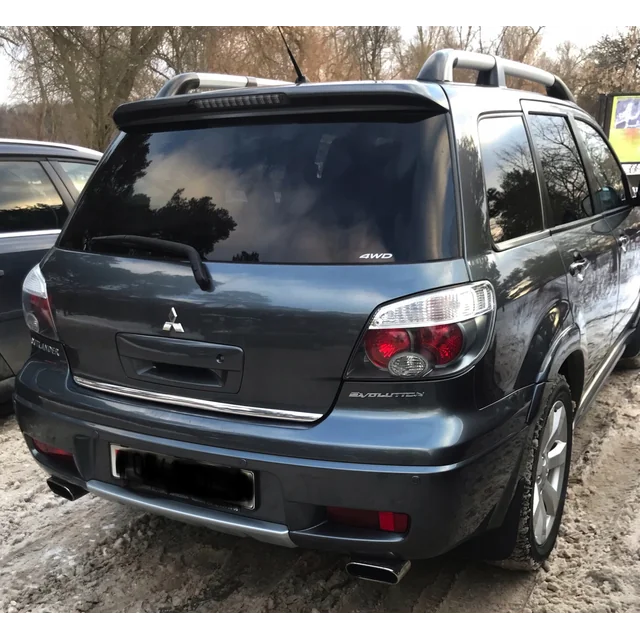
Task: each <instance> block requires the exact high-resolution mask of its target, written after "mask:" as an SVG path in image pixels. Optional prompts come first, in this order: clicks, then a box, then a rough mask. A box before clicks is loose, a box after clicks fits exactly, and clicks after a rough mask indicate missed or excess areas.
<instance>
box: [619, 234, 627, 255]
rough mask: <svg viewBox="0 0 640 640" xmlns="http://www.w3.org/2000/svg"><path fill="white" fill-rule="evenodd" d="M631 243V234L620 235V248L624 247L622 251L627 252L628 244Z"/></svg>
mask: <svg viewBox="0 0 640 640" xmlns="http://www.w3.org/2000/svg"><path fill="white" fill-rule="evenodd" d="M628 244H629V236H628V235H626V234H623V235H621V236H619V237H618V246H619V247H620V249H622V251H623V252H624V253H626V251H627V245H628Z"/></svg>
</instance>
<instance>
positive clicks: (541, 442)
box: [491, 376, 573, 570]
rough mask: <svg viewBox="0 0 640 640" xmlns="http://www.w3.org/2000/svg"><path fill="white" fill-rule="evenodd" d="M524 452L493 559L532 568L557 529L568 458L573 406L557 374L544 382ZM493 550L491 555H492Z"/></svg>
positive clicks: (512, 566)
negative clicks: (545, 387)
mask: <svg viewBox="0 0 640 640" xmlns="http://www.w3.org/2000/svg"><path fill="white" fill-rule="evenodd" d="M545 396H546V400H545V402H544V404H543V409H542V411H541V413H540V416H539V418H538V421H537V423H536V427H535V431H534V433H533V438H532V441H531V444H530V446H529V451H528V453H527V464H526V467H525V469H526V472H525V477H524V479H523V481H522V484H521V486H520V489H519V491H518V492H517V495H516V497H515V499H514V500H513V502H512V504H511V507H510V509H509V511H508V513H507V517H506V518H505V522H504V523H503V525H502V527H501V528H500V529H499V530H498V531H496V532H494V534H492V537H493V545H492V547H493V549H494V554H492V556H491V557H493V558H499V560H497V561H494V562H495V563H496V564H498V565H499V566H502V567H504V568H506V569H519V570H534V569H537V568H538V567H540V565H541V564H542V563H543V562H544V561H545V560H546V559H547V558H548V557H549V554H550V553H551V551H552V549H553V547H554V545H555V542H556V538H557V536H558V529H559V528H560V520H561V518H562V512H563V509H564V502H565V498H566V494H567V481H568V478H569V463H570V460H571V443H572V430H573V429H572V425H573V409H572V407H573V405H572V401H571V390H570V389H569V385H568V384H567V381H566V380H565V378H564V377H563V376H558V377H557V378H556V379H555V380H554V381H552V382H550V383H549V388H548V390H547V392H546V393H545ZM496 552H497V553H496Z"/></svg>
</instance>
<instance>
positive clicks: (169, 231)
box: [42, 110, 465, 420]
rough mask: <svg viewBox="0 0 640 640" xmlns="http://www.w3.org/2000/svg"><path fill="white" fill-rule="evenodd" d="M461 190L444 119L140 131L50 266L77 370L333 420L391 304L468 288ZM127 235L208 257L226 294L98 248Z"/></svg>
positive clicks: (134, 250)
mask: <svg viewBox="0 0 640 640" xmlns="http://www.w3.org/2000/svg"><path fill="white" fill-rule="evenodd" d="M453 192H454V187H453V176H452V169H451V159H450V152H449V140H448V134H447V121H446V115H444V114H443V113H434V112H428V111H427V112H425V111H423V112H420V113H416V112H415V110H413V111H410V112H400V111H394V112H391V113H386V114H385V113H378V114H368V115H367V116H366V117H364V116H363V115H362V114H359V115H357V114H355V113H351V114H349V113H347V114H342V115H340V116H336V115H331V116H329V115H323V116H318V115H315V116H308V115H305V116H303V115H300V114H298V115H296V116H288V117H281V118H277V119H276V118H274V117H271V118H257V119H256V118H254V119H249V118H243V119H228V118H226V119H220V120H215V119H214V120H211V121H208V122H207V123H206V124H204V123H201V122H200V123H193V122H192V123H190V124H188V125H185V124H181V125H178V124H175V125H173V126H172V127H171V128H167V127H166V126H165V127H164V128H161V129H160V128H159V127H157V126H155V127H154V129H153V131H151V130H144V129H139V130H136V131H134V132H129V133H127V134H126V135H124V136H123V137H122V139H121V140H120V141H119V142H118V144H117V145H115V147H114V148H113V149H112V150H111V152H110V153H109V154H108V155H107V157H106V158H105V159H104V161H103V162H102V164H101V165H100V166H99V168H98V170H97V171H96V173H95V174H94V176H93V177H92V179H91V180H90V182H89V184H88V186H87V188H86V190H85V192H84V194H83V197H82V199H81V201H80V202H79V204H78V206H77V208H76V210H75V212H74V214H73V216H72V218H71V220H70V222H69V224H68V225H67V227H66V228H65V229H64V231H63V233H62V235H61V238H60V240H59V242H58V246H57V248H56V249H55V250H54V251H53V252H52V253H51V254H50V256H49V258H48V259H47V261H46V262H45V264H43V265H42V271H43V273H44V276H45V278H46V281H47V286H48V291H49V297H50V300H51V304H52V307H53V312H54V317H55V323H56V327H57V330H58V335H59V337H60V340H61V341H62V342H63V343H64V346H65V350H66V352H67V355H68V359H69V363H70V366H71V369H72V373H73V375H74V377H75V378H76V380H77V381H79V382H84V383H85V384H87V383H89V384H91V383H94V384H95V383H96V382H98V383H100V384H102V385H107V387H103V388H105V389H108V388H109V387H108V385H112V386H113V388H114V389H116V390H120V391H122V390H123V389H125V390H128V393H130V394H131V395H134V394H136V393H139V395H140V397H144V395H145V392H152V394H156V396H155V399H159V398H161V397H162V396H158V395H157V394H166V396H171V397H173V398H174V399H175V398H181V399H183V400H184V401H185V402H183V404H185V403H186V404H189V403H190V406H194V407H195V408H199V407H200V408H206V407H205V404H206V403H211V402H214V403H223V404H220V405H219V406H220V407H225V406H226V405H232V407H231V412H236V413H240V414H242V415H249V416H251V415H256V416H258V417H260V416H267V417H269V411H275V412H278V411H282V412H284V413H283V415H282V416H281V417H287V415H286V413H287V412H289V414H290V415H288V417H289V419H297V418H299V419H301V420H312V419H317V418H318V417H319V416H321V415H322V414H325V413H326V412H327V411H328V410H329V409H330V408H331V406H332V404H333V402H334V401H335V398H336V396H337V394H338V391H339V388H340V384H341V380H342V377H343V374H344V371H345V368H346V366H347V364H348V361H349V358H350V355H351V353H352V352H353V350H354V347H355V345H356V344H357V342H358V339H359V336H360V335H361V333H362V331H363V329H364V327H365V325H366V323H367V320H368V318H369V317H370V315H371V313H372V312H373V310H374V309H375V308H376V307H377V306H378V305H380V304H381V303H383V302H385V301H388V300H390V299H394V298H398V297H402V296H406V295H409V294H413V293H416V292H418V291H424V290H428V289H431V288H436V287H441V286H446V285H450V284H455V283H458V282H460V281H462V280H463V279H465V271H464V269H463V268H462V266H461V265H462V263H461V261H460V260H459V259H456V258H457V257H458V238H457V231H456V216H455V207H454V195H453ZM113 235H117V236H122V235H133V236H137V237H143V238H153V239H160V240H167V241H171V242H175V243H182V244H185V245H189V246H190V247H193V248H195V249H196V251H197V252H198V254H199V256H200V257H201V258H202V260H203V263H204V267H205V268H206V270H207V271H208V273H209V275H210V278H211V286H210V287H209V288H208V290H205V289H203V288H202V287H201V286H199V284H198V282H196V278H195V277H194V270H192V267H191V265H190V263H189V262H188V261H187V260H186V259H185V258H184V257H183V256H179V255H173V254H170V253H167V254H164V253H163V252H162V251H158V250H155V249H154V250H149V248H148V247H144V246H131V245H129V244H127V243H124V242H123V243H119V242H118V241H114V242H112V243H104V242H101V241H95V239H96V238H98V237H104V236H113ZM234 407H237V408H238V410H237V411H234ZM260 409H263V410H264V411H262V413H261V411H260ZM226 410H227V411H229V409H228V407H227V409H226ZM276 416H277V414H274V416H273V417H276Z"/></svg>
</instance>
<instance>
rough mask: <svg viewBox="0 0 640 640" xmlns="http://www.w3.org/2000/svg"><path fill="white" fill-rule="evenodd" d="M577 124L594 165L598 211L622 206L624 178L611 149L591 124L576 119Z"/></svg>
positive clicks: (595, 196) (624, 196) (624, 195)
mask: <svg viewBox="0 0 640 640" xmlns="http://www.w3.org/2000/svg"><path fill="white" fill-rule="evenodd" d="M576 125H577V126H578V131H579V133H580V135H581V136H582V140H583V141H584V146H585V148H586V150H587V155H588V156H589V159H590V160H591V164H592V166H593V174H594V179H595V193H594V194H593V196H594V201H595V205H596V213H600V212H601V211H608V210H610V209H615V208H616V207H620V206H622V205H623V204H624V201H625V200H626V193H625V190H624V179H623V177H622V172H621V171H620V167H619V166H618V163H617V162H616V159H615V158H614V156H613V153H611V149H609V147H608V146H607V143H606V142H605V141H604V139H603V138H602V136H601V135H600V133H599V132H598V130H597V129H594V128H593V127H592V126H591V125H590V124H587V123H586V122H583V121H582V120H576Z"/></svg>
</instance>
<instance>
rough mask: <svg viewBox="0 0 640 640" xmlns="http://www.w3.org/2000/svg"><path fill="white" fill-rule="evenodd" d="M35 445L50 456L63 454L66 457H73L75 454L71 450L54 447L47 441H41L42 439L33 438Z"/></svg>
mask: <svg viewBox="0 0 640 640" xmlns="http://www.w3.org/2000/svg"><path fill="white" fill-rule="evenodd" d="M33 446H34V447H35V448H36V449H37V450H38V451H39V452H40V453H45V454H46V455H49V456H63V457H65V458H72V457H73V454H72V453H71V452H70V451H65V450H64V449H59V448H58V447H54V446H52V445H50V444H47V443H46V442H41V441H40V440H36V439H35V438H33Z"/></svg>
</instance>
